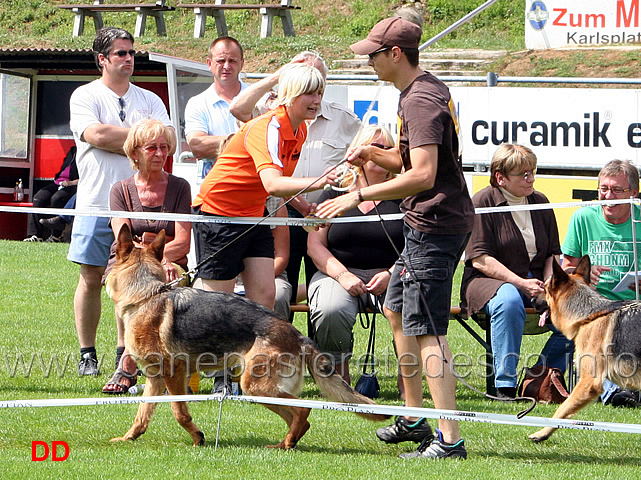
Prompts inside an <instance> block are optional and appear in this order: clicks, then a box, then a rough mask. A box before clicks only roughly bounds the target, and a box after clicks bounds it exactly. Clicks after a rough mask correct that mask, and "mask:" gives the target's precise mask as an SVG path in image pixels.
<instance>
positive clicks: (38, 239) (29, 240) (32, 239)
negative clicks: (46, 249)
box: [23, 235, 42, 242]
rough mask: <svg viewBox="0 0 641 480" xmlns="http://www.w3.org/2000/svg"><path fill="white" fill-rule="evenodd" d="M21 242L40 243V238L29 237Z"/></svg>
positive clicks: (35, 236) (36, 236)
mask: <svg viewBox="0 0 641 480" xmlns="http://www.w3.org/2000/svg"><path fill="white" fill-rule="evenodd" d="M23 242H42V238H40V237H39V236H38V235H31V236H30V237H27V238H25V239H24V240H23Z"/></svg>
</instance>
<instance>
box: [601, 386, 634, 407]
mask: <svg viewBox="0 0 641 480" xmlns="http://www.w3.org/2000/svg"><path fill="white" fill-rule="evenodd" d="M639 396H640V395H639V392H633V391H631V390H628V389H627V388H619V389H617V390H616V391H615V392H614V394H613V395H612V397H611V398H610V402H609V403H610V404H611V405H612V406H613V407H628V408H636V407H638V406H639Z"/></svg>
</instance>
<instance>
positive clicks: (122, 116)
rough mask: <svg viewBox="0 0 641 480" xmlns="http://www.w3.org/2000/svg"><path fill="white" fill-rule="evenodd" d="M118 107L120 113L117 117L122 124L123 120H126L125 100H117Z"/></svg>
mask: <svg viewBox="0 0 641 480" xmlns="http://www.w3.org/2000/svg"><path fill="white" fill-rule="evenodd" d="M118 105H120V113H118V116H119V117H120V121H121V122H124V121H125V118H127V112H125V100H124V99H123V98H122V97H120V98H118Z"/></svg>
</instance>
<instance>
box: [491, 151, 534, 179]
mask: <svg viewBox="0 0 641 480" xmlns="http://www.w3.org/2000/svg"><path fill="white" fill-rule="evenodd" d="M535 168H536V155H534V152H533V151H532V150H530V149H529V148H528V147H525V146H523V145H518V144H516V143H504V144H502V145H499V148H497V149H496V152H494V155H493V156H492V163H491V164H490V185H492V186H493V187H498V186H499V184H498V182H497V181H496V173H497V172H501V173H502V174H503V175H507V174H508V173H510V172H516V171H519V172H522V171H524V170H534V169H535Z"/></svg>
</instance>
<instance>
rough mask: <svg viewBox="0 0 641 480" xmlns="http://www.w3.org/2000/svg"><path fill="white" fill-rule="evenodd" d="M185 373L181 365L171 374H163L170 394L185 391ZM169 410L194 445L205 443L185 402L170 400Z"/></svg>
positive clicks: (183, 393)
mask: <svg viewBox="0 0 641 480" xmlns="http://www.w3.org/2000/svg"><path fill="white" fill-rule="evenodd" d="M186 379H187V377H186V373H185V369H184V368H183V367H179V368H177V369H176V371H174V372H173V375H169V374H167V375H166V376H165V383H166V384H167V391H168V392H169V394H170V395H185V394H186V393H187V382H186ZM171 410H172V412H173V414H174V418H176V420H177V421H178V423H179V424H180V426H181V427H183V428H184V429H185V430H187V433H189V435H191V438H192V439H193V441H194V445H195V446H202V445H204V444H205V435H204V434H203V432H201V431H200V429H199V428H198V427H197V426H196V424H195V423H194V422H193V421H192V419H191V415H189V409H188V408H187V402H172V403H171Z"/></svg>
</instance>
